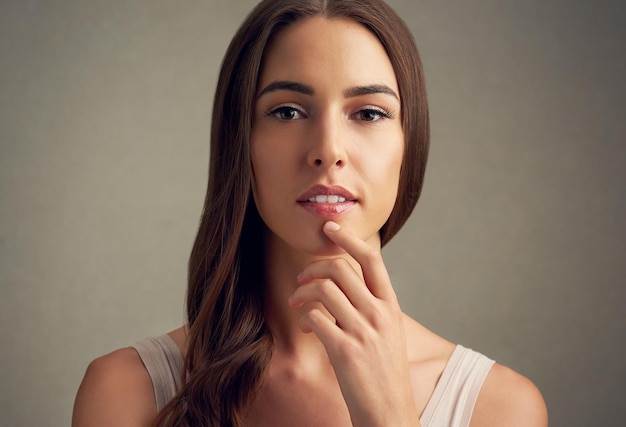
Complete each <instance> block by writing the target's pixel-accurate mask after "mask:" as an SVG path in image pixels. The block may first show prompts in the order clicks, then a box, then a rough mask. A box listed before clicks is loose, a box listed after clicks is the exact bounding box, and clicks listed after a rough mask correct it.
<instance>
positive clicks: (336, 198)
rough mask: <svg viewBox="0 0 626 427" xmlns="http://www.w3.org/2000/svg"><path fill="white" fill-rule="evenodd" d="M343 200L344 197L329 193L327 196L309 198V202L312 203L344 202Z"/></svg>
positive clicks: (344, 199)
mask: <svg viewBox="0 0 626 427" xmlns="http://www.w3.org/2000/svg"><path fill="white" fill-rule="evenodd" d="M345 201H346V198H345V197H341V196H337V195H335V194H331V195H329V196H323V195H319V196H313V197H311V198H309V202H312V203H344V202H345Z"/></svg>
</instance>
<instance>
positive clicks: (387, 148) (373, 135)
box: [251, 17, 404, 255]
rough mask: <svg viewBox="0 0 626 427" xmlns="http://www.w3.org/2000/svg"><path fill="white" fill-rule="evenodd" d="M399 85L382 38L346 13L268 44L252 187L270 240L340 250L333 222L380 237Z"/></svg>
mask: <svg viewBox="0 0 626 427" xmlns="http://www.w3.org/2000/svg"><path fill="white" fill-rule="evenodd" d="M399 93H400V92H399V90H398V86H397V82H396V77H395V74H394V71H393V67H392V65H391V62H390V61H389V58H388V57H387V54H386V52H385V49H384V48H383V46H382V45H381V44H380V42H379V41H378V39H377V38H376V37H375V36H374V35H373V34H372V33H371V32H370V31H368V30H367V29H366V28H365V27H363V26H362V25H360V24H357V23H355V22H352V21H349V20H344V19H326V18H322V17H315V18H308V19H305V20H303V21H300V22H298V23H296V24H294V25H292V26H290V27H287V28H286V29H284V30H282V31H281V32H280V33H279V34H278V35H277V36H276V37H275V38H274V39H273V41H272V43H271V45H270V46H268V48H267V50H266V52H265V55H264V58H263V66H262V69H261V74H260V76H259V81H258V87H257V98H256V104H255V107H254V125H253V129H252V140H251V150H252V168H253V172H254V181H253V192H254V198H255V201H256V205H257V208H258V210H259V213H260V215H261V217H262V218H263V221H264V222H265V224H266V225H267V226H268V228H269V229H270V231H271V237H270V239H276V242H277V243H279V244H285V245H287V247H289V248H292V249H296V250H297V251H300V252H304V253H308V254H312V255H329V254H332V253H335V251H337V250H338V249H337V248H336V247H335V246H334V245H333V244H332V243H331V241H330V240H328V238H326V237H325V236H324V234H323V233H322V231H321V230H322V225H323V224H324V223H325V222H326V221H328V220H333V221H335V222H338V223H340V224H342V226H343V227H345V228H348V229H349V230H351V231H352V232H353V233H355V234H357V235H358V236H359V237H360V238H361V239H363V240H365V241H368V242H370V243H371V244H372V245H378V246H379V245H380V238H379V234H378V231H379V229H380V228H381V227H382V226H383V225H384V223H385V222H386V221H387V219H388V218H389V215H390V214H391V211H392V209H393V206H394V203H395V199H396V195H397V191H398V182H399V176H400V166H401V163H402V155H403V151H404V135H403V131H402V125H401V115H400V100H399Z"/></svg>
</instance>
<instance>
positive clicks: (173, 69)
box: [0, 0, 626, 426]
mask: <svg viewBox="0 0 626 427" xmlns="http://www.w3.org/2000/svg"><path fill="white" fill-rule="evenodd" d="M254 3H255V2H254V1H252V0H247V1H241V0H237V1H236V2H234V1H226V0H218V1H216V0H213V1H211V0H204V1H199V0H198V1H191V0H190V1H181V2H174V1H164V0H150V1H148V0H137V1H125V0H110V1H107V2H86V1H79V0H58V1H55V2H51V1H44V0H29V1H26V0H2V1H1V2H0V64H1V66H0V144H1V145H0V198H1V199H0V200H1V205H0V286H1V287H0V322H1V329H0V333H1V335H0V339H1V344H2V346H1V350H0V425H2V426H5V425H6V426H35V425H46V426H64V425H68V424H69V423H70V417H71V408H72V403H73V399H74V395H75V392H76V389H77V387H78V385H79V382H80V380H81V377H82V375H83V373H84V369H85V368H86V366H87V364H88V362H89V361H90V360H92V359H93V358H95V357H97V356H98V355H101V354H104V353H107V352H109V351H111V350H113V349H115V348H118V347H121V346H126V345H129V344H131V343H133V342H135V341H137V340H139V339H141V338H143V337H145V336H148V335H155V334H159V333H161V332H164V331H166V330H169V329H172V328H175V327H176V326H178V325H179V324H181V323H182V321H183V296H184V289H185V277H186V271H185V268H186V261H187V256H188V253H189V250H190V247H191V244H192V239H193V236H194V233H195V230H196V226H197V222H198V218H199V214H200V209H201V204H202V199H203V196H204V189H205V181H206V176H207V170H206V168H207V164H208V163H207V162H208V140H209V117H210V109H211V99H212V94H213V90H214V85H215V78H216V74H217V70H218V66H219V63H220V61H221V57H222V55H223V53H224V50H225V47H226V44H227V43H228V41H229V40H230V37H231V36H232V34H233V33H234V31H235V29H236V27H237V26H238V25H239V23H240V22H241V20H242V19H243V18H244V16H245V14H246V13H247V12H248V10H249V9H250V8H251V6H252V5H253V4H254ZM391 3H392V5H393V6H394V7H396V9H397V10H398V12H400V13H401V15H402V16H403V17H404V19H405V20H406V21H407V22H408V24H409V26H410V27H411V29H412V30H413V32H414V35H415V38H416V40H417V43H418V47H419V48H420V50H421V53H422V56H423V61H424V63H425V67H426V72H427V81H428V88H429V96H430V105H431V112H432V129H433V130H432V151H431V157H430V164H429V168H428V172H427V180H426V186H425V189H424V194H423V198H422V200H421V201H420V203H419V205H418V207H417V209H416V211H415V213H414V215H413V217H412V218H411V220H410V222H409V223H408V224H407V226H406V228H405V229H404V232H403V234H401V235H399V236H398V237H397V238H396V239H395V240H394V241H392V243H391V244H390V245H389V247H388V248H387V249H386V250H385V252H386V258H387V262H388V268H389V270H390V272H391V275H392V278H393V280H394V283H395V285H396V288H397V292H398V294H399V296H400V298H401V302H402V305H403V307H404V308H405V310H406V311H407V312H408V313H410V314H411V315H412V316H414V317H415V318H417V319H418V320H419V321H421V322H423V323H424V324H425V325H426V326H427V327H430V328H431V329H433V330H434V331H435V332H437V333H439V334H441V335H443V336H445V337H447V338H449V339H450V340H452V341H455V342H459V343H462V344H464V345H466V346H470V347H473V348H475V349H477V350H480V351H481V352H483V353H486V354H487V355H489V356H491V357H493V358H495V359H496V360H498V361H500V362H502V363H505V364H507V365H509V366H511V367H513V368H515V369H516V370H518V371H520V372H522V373H524V374H525V375H527V376H529V377H530V378H531V379H532V380H534V381H535V382H536V383H537V385H538V386H539V387H540V389H541V390H542V391H543V393H544V395H545V398H546V401H547V404H548V407H549V410H550V415H551V425H552V426H592V425H593V426H618V425H623V418H624V417H626V409H625V405H624V403H623V399H624V397H625V396H626V385H625V381H626V378H625V377H626V375H625V363H624V354H625V353H624V352H625V350H626V343H625V340H624V337H625V336H626V334H625V329H626V328H625V322H624V315H623V312H624V307H625V302H626V298H625V297H626V295H625V282H626V279H625V278H626V238H625V237H626V219H625V218H626V194H625V183H626V172H625V171H626V168H625V167H624V163H625V160H626V145H625V141H624V137H625V136H626V126H625V124H624V123H625V122H626V121H625V120H624V117H623V116H624V112H625V111H626V109H625V107H626V84H625V83H624V77H623V76H624V75H626V60H625V56H626V55H625V49H624V46H625V32H626V31H625V30H624V25H623V23H624V20H625V18H626V14H625V13H624V11H623V6H622V4H623V3H622V2H619V1H608V0H604V1H602V0H600V1H594V2H592V1H590V0H588V1H584V0H548V1H541V0H526V1H519V0H506V1H495V0H483V1H477V0H470V1H468V0H453V1H445V2H441V1H439V2H437V1H432V0H431V1H427V0H419V1H411V0H404V1H401V0H395V1H392V2H391ZM620 418H622V421H621V422H619V421H618V420H619V419H620Z"/></svg>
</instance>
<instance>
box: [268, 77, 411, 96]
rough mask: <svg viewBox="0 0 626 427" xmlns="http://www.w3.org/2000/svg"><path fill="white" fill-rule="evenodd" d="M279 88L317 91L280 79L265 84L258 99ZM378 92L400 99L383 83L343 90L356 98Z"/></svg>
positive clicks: (345, 93) (296, 90)
mask: <svg viewBox="0 0 626 427" xmlns="http://www.w3.org/2000/svg"><path fill="white" fill-rule="evenodd" d="M279 90H288V91H292V92H298V93H302V94H304V95H309V96H311V95H314V94H315V91H314V90H313V88H312V87H311V86H308V85H305V84H302V83H298V82H292V81H289V80H280V81H276V82H272V83H270V84H269V85H267V86H265V88H263V90H261V92H260V93H259V95H258V96H257V99H258V98H260V97H262V96H263V95H265V94H267V93H270V92H276V91H279ZM377 93H382V94H385V95H391V96H393V97H394V98H396V99H397V100H400V97H399V96H398V94H397V93H396V92H395V91H394V90H393V89H391V88H390V87H389V86H387V85H383V84H372V85H367V86H355V87H351V88H348V89H346V90H345V91H344V92H343V95H344V96H345V97H346V98H354V97H357V96H363V95H372V94H377Z"/></svg>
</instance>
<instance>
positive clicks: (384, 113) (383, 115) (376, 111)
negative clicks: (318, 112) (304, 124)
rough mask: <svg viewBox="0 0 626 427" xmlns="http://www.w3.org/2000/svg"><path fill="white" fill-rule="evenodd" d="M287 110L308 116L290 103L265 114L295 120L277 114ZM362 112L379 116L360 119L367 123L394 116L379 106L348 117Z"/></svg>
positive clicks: (361, 113)
mask: <svg viewBox="0 0 626 427" xmlns="http://www.w3.org/2000/svg"><path fill="white" fill-rule="evenodd" d="M287 112H289V113H296V114H298V115H299V116H301V117H299V118H308V116H307V115H306V114H305V113H304V112H303V111H302V110H300V109H298V108H296V107H293V106H291V105H280V106H278V107H275V108H272V109H271V110H269V111H268V112H267V113H265V114H266V116H268V117H274V118H276V119H278V120H281V121H286V122H288V121H292V120H296V118H295V117H292V118H281V117H279V114H281V113H283V114H284V113H287ZM364 113H366V114H370V115H371V114H375V115H378V116H379V117H378V118H376V119H374V120H362V121H364V122H369V123H373V122H377V121H378V120H380V119H392V118H394V117H395V115H394V114H393V113H391V112H389V111H387V110H385V109H383V108H380V107H367V108H363V109H361V110H358V111H357V112H356V113H353V114H351V115H350V117H354V116H355V115H357V114H360V115H363V114H364Z"/></svg>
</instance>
